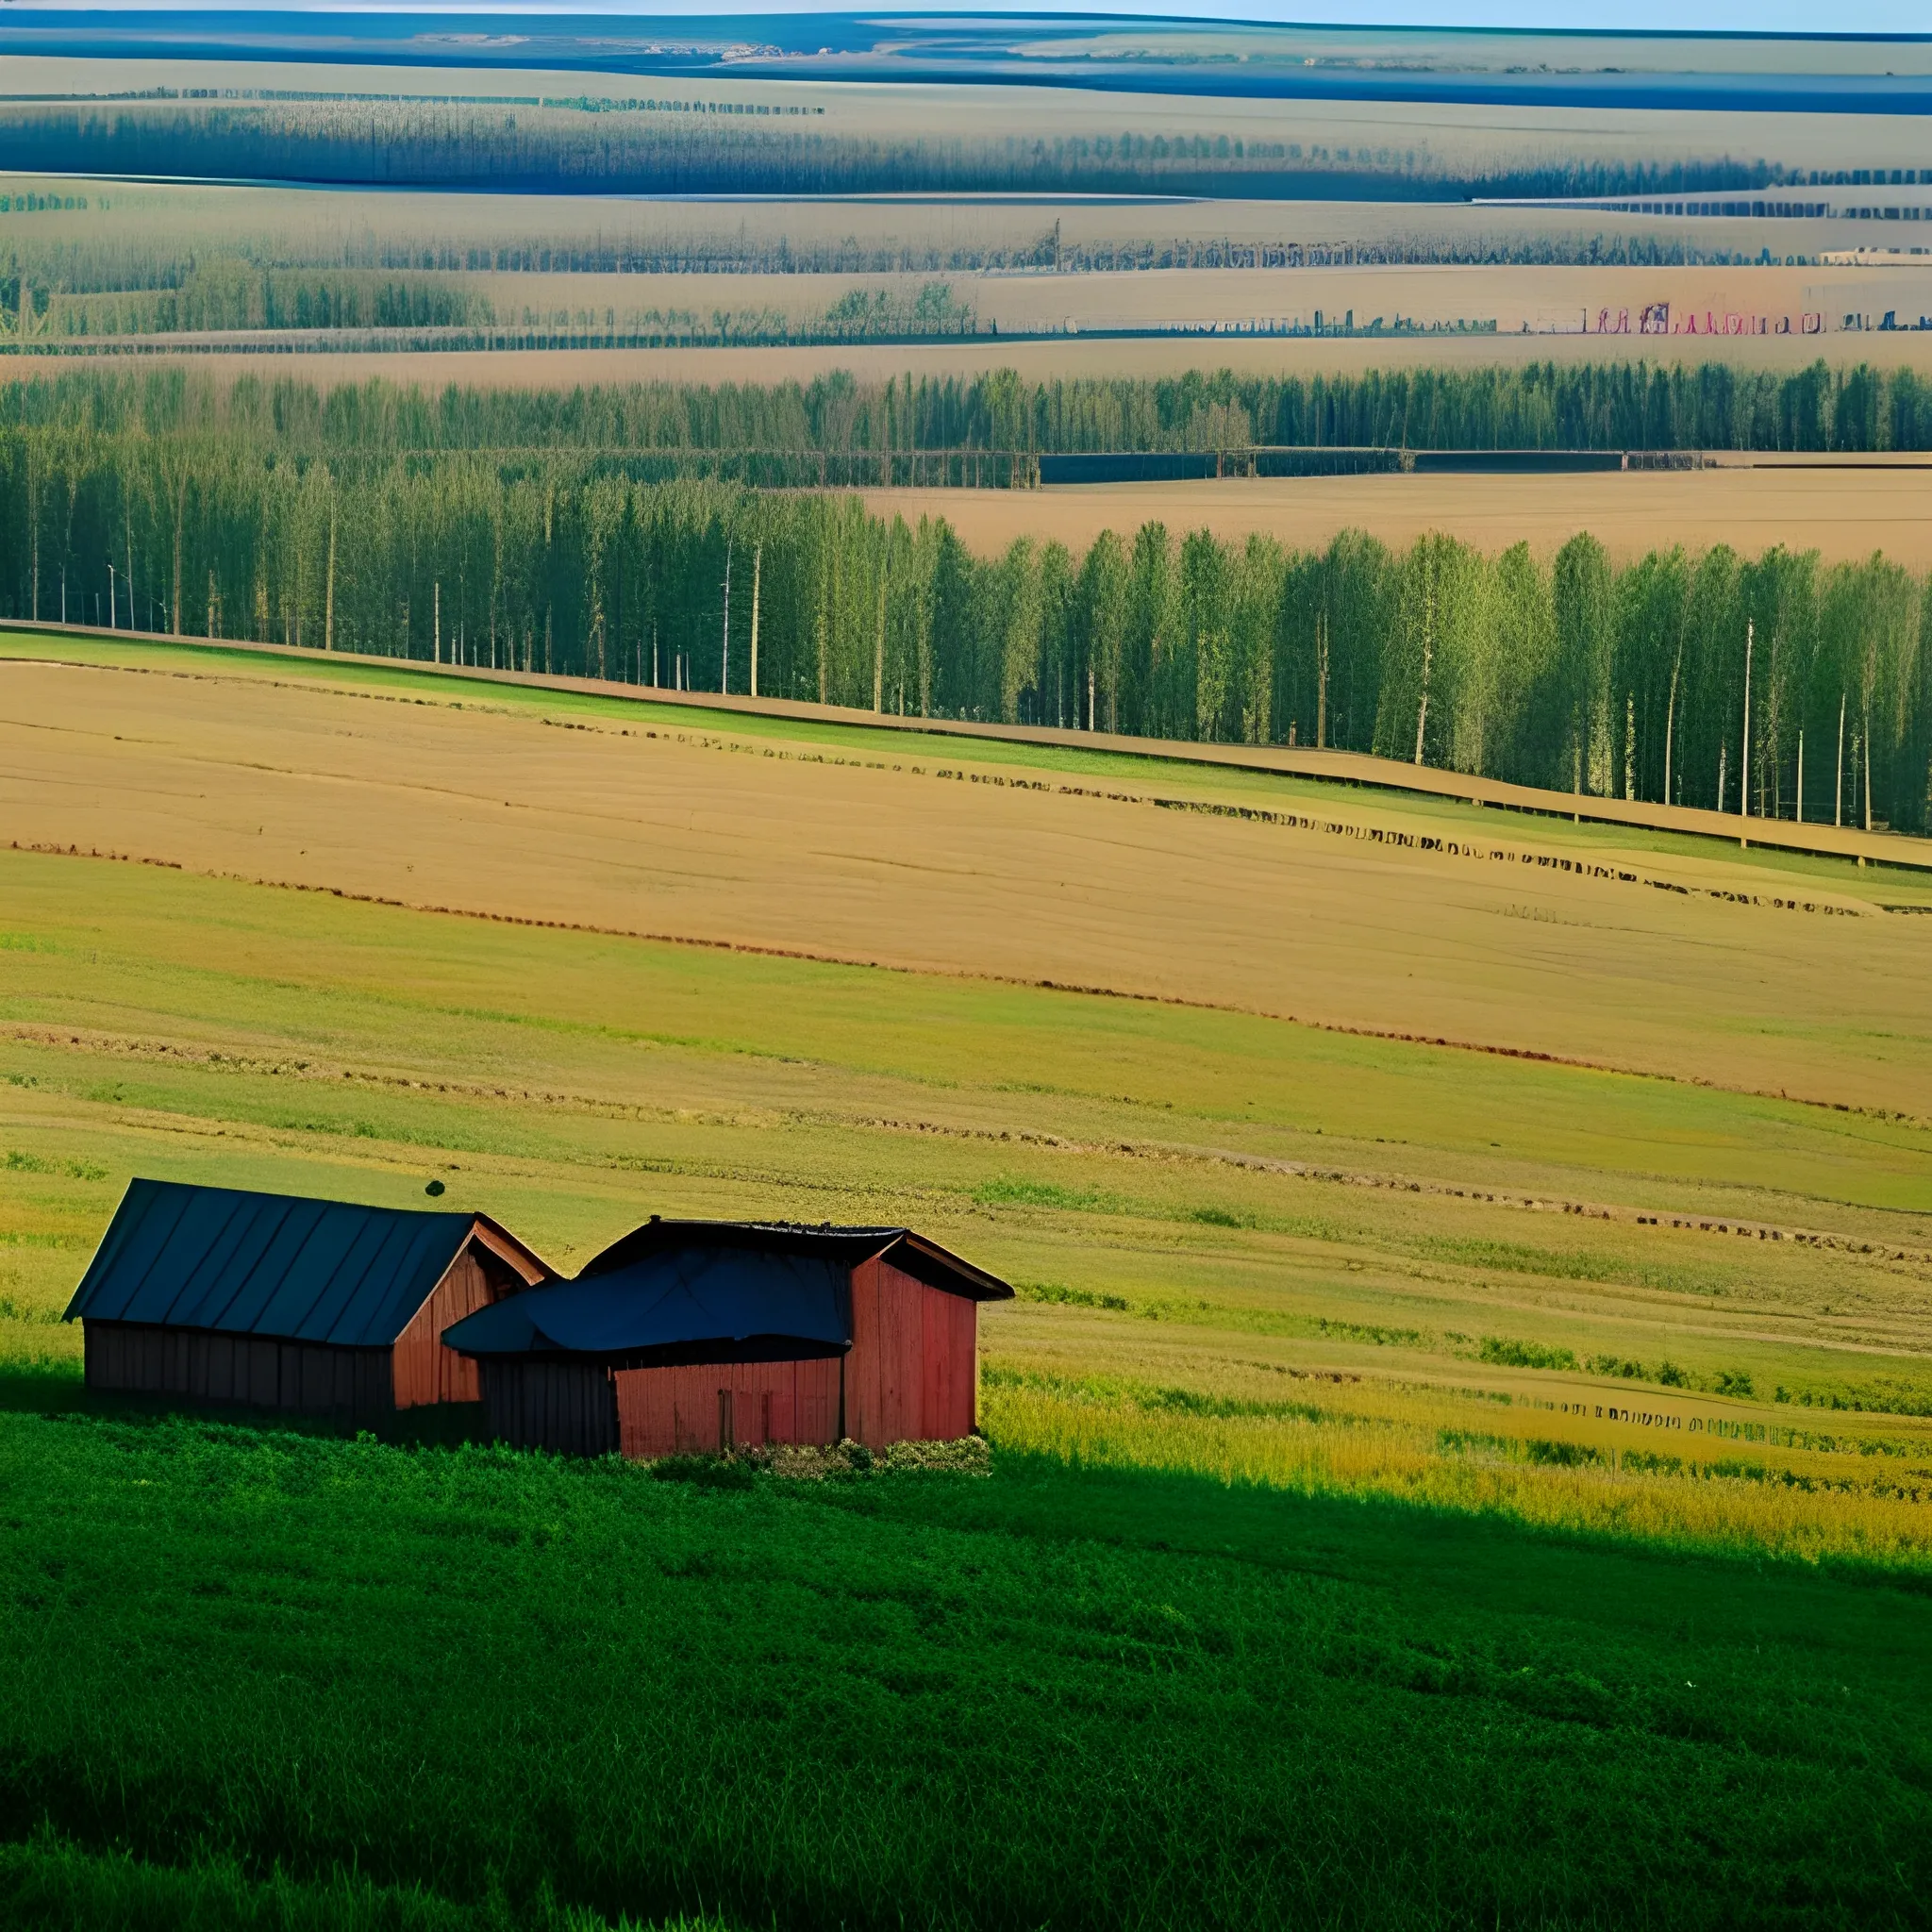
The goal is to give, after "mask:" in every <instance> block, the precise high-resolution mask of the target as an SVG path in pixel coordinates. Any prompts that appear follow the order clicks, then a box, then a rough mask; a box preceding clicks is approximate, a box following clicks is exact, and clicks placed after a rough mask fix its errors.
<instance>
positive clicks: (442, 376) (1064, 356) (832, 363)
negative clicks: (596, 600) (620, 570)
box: [0, 330, 1932, 391]
mask: <svg viewBox="0 0 1932 1932" xmlns="http://www.w3.org/2000/svg"><path fill="white" fill-rule="evenodd" d="M1877 341H1878V342H1879V344H1880V351H1879V352H1878V353H1880V356H1881V359H1882V360H1883V362H1884V365H1885V366H1886V367H1887V368H1888V369H1891V368H1897V369H1909V370H1913V371H1917V372H1919V373H1921V374H1924V373H1927V372H1932V330H1925V331H1923V332H1919V333H1914V334H1909V335H1907V334H1903V333H1901V334H1897V335H1888V336H1885V337H1883V338H1879V339H1877ZM1655 350H1656V341H1655V339H1650V340H1646V339H1645V338H1643V337H1641V336H1630V337H1621V336H1595V335H1589V336H1584V335H1576V336H1538V335H1528V336H1521V335H1519V336H1488V335H1484V336H1466V337H1455V336H1405V337H1394V336H1358V337H1350V338H1343V339H1341V340H1316V339H1309V338H1302V339H1299V340H1297V339H1294V338H1281V337H1268V336H1218V335H1217V336H1199V335H1190V336H1174V337H1172V338H1166V337H1154V336H1149V337H1141V338H1137V339H1124V340H1120V341H1096V340H1092V339H1091V338H1077V337H1076V338H1072V339H1067V340H1059V341H1007V340H1005V339H1004V338H1002V337H997V336H991V335H987V336H977V337H974V338H973V339H971V340H970V341H960V342H921V343H912V344H908V345H894V344H879V343H866V342H854V343H827V344H824V345H821V346H816V347H802V348H696V349H506V350H476V351H469V352H461V353H445V352H441V351H436V350H427V351H391V350H373V351H368V352H363V353H358V352H352V351H342V350H329V349H324V350H315V351H308V350H305V351H304V352H303V353H301V354H300V355H298V356H289V355H285V354H281V353H270V352H267V351H258V352H256V351H245V350H244V351H239V352H235V353H226V354H223V355H220V356H212V357H211V356H206V355H199V354H195V353H193V352H188V351H183V352H158V353H156V354H153V355H143V356H142V357H141V358H140V359H139V360H138V361H129V360H126V359H124V358H113V359H112V360H111V361H109V363H108V366H110V367H112V368H115V369H117V370H127V369H132V370H135V371H137V372H139V371H144V370H148V369H166V368H171V367H172V368H190V369H193V370H195V371H197V372H201V373H207V374H208V375H213V376H215V377H216V378H217V379H221V380H227V381H232V380H233V379H234V378H236V377H237V376H242V375H252V376H255V377H257V378H259V379H263V380H269V381H275V380H280V379H282V378H284V377H291V376H292V377H294V378H296V379H298V380H301V381H305V382H310V383H315V384H317V385H319V386H321V387H324V388H328V387H332V386H333V385H335V384H338V383H359V382H367V381H369V380H371V379H372V378H373V377H381V378H383V379H385V380H387V381H390V382H393V383H398V384H405V385H411V386H415V387H419V388H422V389H425V390H429V391H437V390H441V389H442V388H444V387H445V386H447V385H448V384H451V383H459V384H461V385H463V386H464V387H466V388H484V389H557V390H571V389H576V388H580V387H584V386H588V385H591V384H597V383H629V382H677V383H698V384H723V383H733V382H742V383H777V382H810V381H811V380H812V379H813V378H814V377H816V376H821V375H830V374H832V373H834V372H836V371H839V370H849V371H850V372H851V373H852V374H853V375H857V376H858V377H859V378H860V379H861V380H865V381H882V380H885V379H888V378H891V377H896V376H898V375H903V374H907V373H910V374H912V375H938V376H948V375H950V376H957V377H958V378H960V379H961V380H969V379H970V378H971V377H973V376H974V375H983V374H985V373H986V372H987V371H989V370H998V369H1011V370H1014V371H1016V372H1017V373H1018V374H1019V375H1021V376H1022V377H1023V378H1024V379H1025V380H1026V381H1029V382H1036V381H1050V380H1052V379H1053V378H1054V377H1056V376H1060V377H1067V378H1073V377H1075V376H1087V375H1092V376H1111V375H1119V376H1130V377H1141V376H1147V377H1160V376H1181V375H1188V374H1189V373H1191V372H1192V371H1196V370H1202V369H1207V370H1220V369H1231V370H1234V371H1235V372H1236V373H1237V374H1243V375H1247V374H1253V375H1267V374H1270V373H1272V372H1292V373H1294V374H1296V375H1360V374H1362V373H1363V372H1365V371H1367V370H1372V369H1427V368H1451V369H1480V368H1490V367H1499V366H1500V367H1504V368H1517V367H1520V366H1522V365H1523V364H1524V363H1527V362H1551V361H1557V362H1607V361H1622V360H1629V361H1633V362H1634V361H1639V360H1643V359H1648V360H1651V361H1655V360H1656V359H1657V358H1656V354H1655ZM1679 353H1680V358H1681V359H1682V360H1683V361H1685V362H1687V363H1702V362H1705V361H1707V360H1710V359H1712V358H1715V357H1722V358H1724V360H1726V361H1733V362H1735V363H1736V364H1737V365H1738V366H1739V367H1741V368H1750V369H1771V370H1795V369H1803V368H1806V367H1807V366H1808V365H1809V364H1811V363H1813V362H1816V361H1818V360H1820V359H1821V358H1823V359H1824V361H1826V362H1828V363H1832V364H1834V365H1837V366H1840V367H1850V366H1855V365H1857V364H1858V363H1869V362H1871V361H1872V360H1873V359H1874V339H1873V338H1871V337H1860V336H1857V335H1838V336H1825V337H1819V336H1740V337H1735V338H1723V337H1720V338H1718V339H1716V341H1713V342H1712V343H1711V344H1709V345H1708V347H1707V344H1706V342H1705V341H1704V340H1703V339H1702V338H1699V339H1697V340H1696V341H1695V342H1694V343H1693V342H1692V341H1689V340H1686V341H1684V342H1683V343H1682V344H1681V345H1680V351H1679ZM102 359H103V360H104V361H107V360H108V358H102ZM85 366H86V362H85V360H84V359H83V360H76V359H75V358H60V359H59V360H58V361H53V362H49V361H46V360H42V358H38V357H32V356H20V357H15V356H0V382H6V381H18V380H24V379H31V378H33V377H35V376H42V375H47V374H48V373H49V372H50V371H51V372H53V373H56V374H58V372H59V371H60V370H61V369H63V368H65V369H73V368H80V367H85Z"/></svg>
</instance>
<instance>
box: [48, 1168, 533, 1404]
mask: <svg viewBox="0 0 1932 1932" xmlns="http://www.w3.org/2000/svg"><path fill="white" fill-rule="evenodd" d="M554 1278H555V1275H554V1274H553V1271H552V1270H551V1269H550V1268H549V1267H548V1266H546V1265H545V1263H544V1262H543V1260H542V1259H541V1257H539V1256H537V1255H536V1254H534V1253H532V1252H531V1250H530V1249H528V1248H526V1247H525V1245H524V1244H523V1242H522V1241H518V1240H517V1239H516V1237H515V1236H514V1235H512V1234H510V1233H508V1231H507V1230H506V1229H504V1228H502V1227H500V1226H498V1225H497V1224H496V1223H495V1222H493V1221H491V1219H490V1218H489V1217H488V1216H487V1215H483V1214H461V1213H456V1214H451V1213H426V1212H424V1211H421V1210H419V1209H413V1208H363V1207H358V1206H356V1205H355V1204H353V1203H350V1202H347V1201H322V1200H312V1199H309V1198H308V1197H306V1196H303V1195H296V1194H258V1193H248V1192H244V1191H242V1190H240V1189H236V1188H203V1187H192V1186H188V1185H185V1184H183V1183H181V1182H177V1181H155V1180H142V1179H139V1178H137V1179H135V1180H132V1181H130V1182H129V1183H128V1186H127V1192H126V1193H125V1195H124V1196H123V1197H122V1201H121V1205H120V1207H119V1208H117V1209H116V1210H115V1213H114V1219H113V1220H112V1222H111V1223H109V1224H108V1232H107V1234H106V1236H105V1237H104V1238H103V1240H102V1241H101V1245H100V1247H99V1248H98V1249H97V1250H96V1252H95V1254H94V1257H93V1259H92V1261H91V1262H90V1263H89V1264H88V1270H87V1273H86V1274H84V1275H82V1277H81V1281H80V1286H79V1287H78V1288H77V1289H76V1290H75V1293H74V1299H73V1301H72V1302H71V1303H69V1305H68V1308H67V1315H66V1319H67V1320H68V1321H70V1322H72V1321H75V1320H78V1321H79V1322H80V1323H81V1324H82V1332H83V1335H84V1338H85V1340H84V1346H85V1349H86V1358H87V1386H88V1387H89V1388H90V1389H99V1390H115V1391H125V1392H129V1393H141V1394H150V1395H177V1396H181V1397H184V1398H186V1399H187V1400H190V1401H193V1402H213V1403H241V1404H245V1405H247V1406H249V1407H256V1408H274V1409H285V1410H291V1411H295V1412H297V1413H300V1414H304V1415H341V1416H345V1417H348V1418H350V1419H353V1420H355V1421H358V1422H376V1421H379V1420H380V1419H382V1418H383V1417H384V1416H387V1415H389V1414H391V1413H392V1412H393V1411H394V1410H396V1409H402V1408H414V1407H421V1406H423V1405H425V1404H427V1403H438V1402H475V1401H477V1400H479V1399H480V1390H479V1388H478V1383H477V1375H476V1365H475V1362H473V1361H470V1360H468V1359H467V1358H466V1357H462V1356H460V1355H458V1354H457V1353H455V1351H453V1350H451V1349H448V1348H445V1347H444V1346H443V1344H442V1339H441V1338H442V1331H443V1330H444V1329H445V1328H447V1327H448V1326H449V1325H450V1324H451V1323H453V1322H457V1321H460V1320H461V1319H462V1317H464V1316H465V1315H469V1314H473V1313H475V1311H476V1310H477V1309H479V1308H484V1307H489V1306H490V1305H491V1304H492V1303H494V1302H498V1301H501V1300H502V1299H503V1298H504V1297H506V1296H509V1295H515V1294H519V1293H522V1292H523V1291H525V1290H527V1289H529V1288H531V1287H533V1286H534V1285H535V1284H537V1283H540V1282H545V1281H550V1280H553V1279H554Z"/></svg>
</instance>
